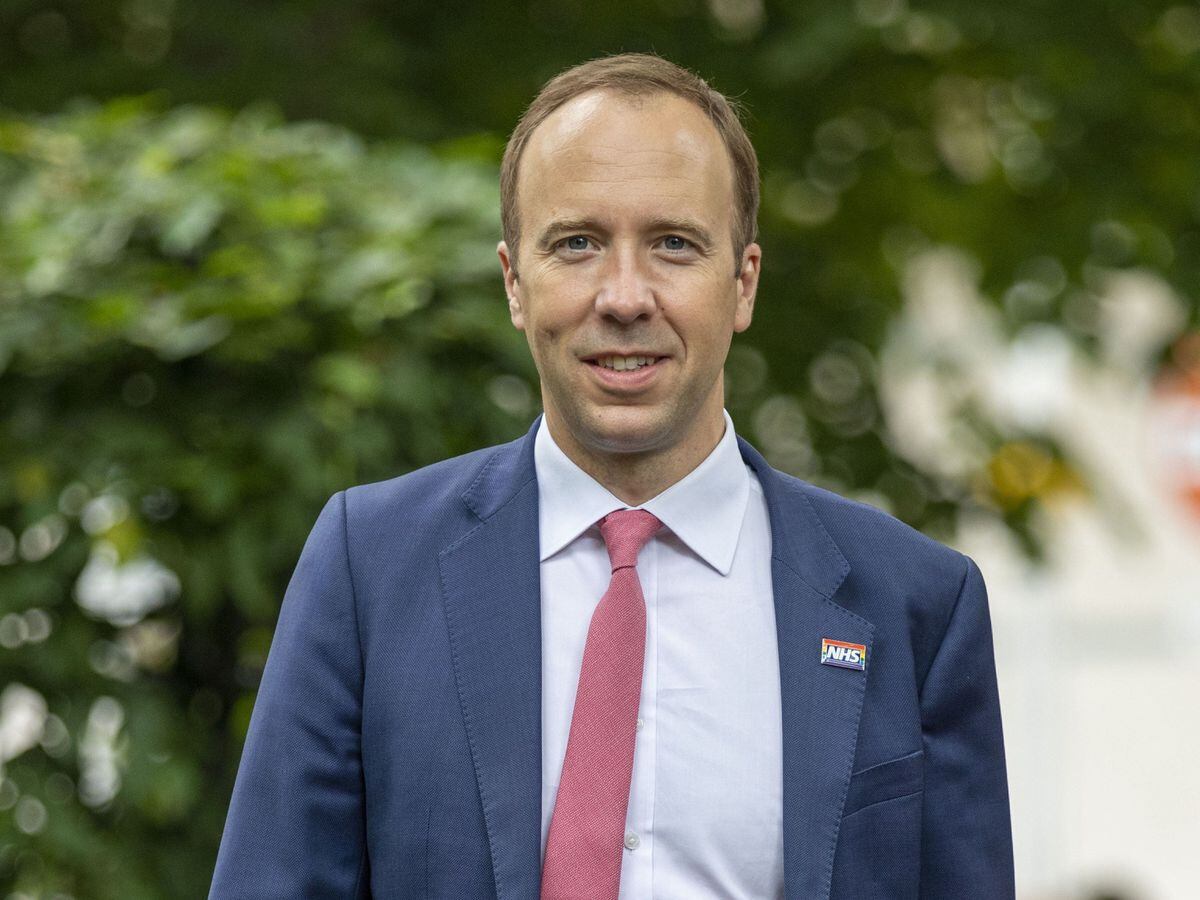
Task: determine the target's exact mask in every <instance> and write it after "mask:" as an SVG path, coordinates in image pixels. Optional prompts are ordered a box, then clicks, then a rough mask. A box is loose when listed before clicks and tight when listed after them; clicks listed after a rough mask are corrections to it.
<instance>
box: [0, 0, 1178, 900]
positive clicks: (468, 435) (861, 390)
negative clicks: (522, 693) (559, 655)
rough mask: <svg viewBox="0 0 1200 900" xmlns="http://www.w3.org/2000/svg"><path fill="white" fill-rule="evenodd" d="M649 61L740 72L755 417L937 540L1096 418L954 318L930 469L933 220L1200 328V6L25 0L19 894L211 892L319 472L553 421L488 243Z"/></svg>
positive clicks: (11, 330)
mask: <svg viewBox="0 0 1200 900" xmlns="http://www.w3.org/2000/svg"><path fill="white" fill-rule="evenodd" d="M648 49H653V50H657V51H658V52H661V53H663V54H664V55H666V56H668V57H669V58H671V59H673V60H675V61H677V62H679V63H681V64H684V65H688V66H690V67H692V68H694V69H696V70H697V71H699V72H700V73H701V74H703V75H705V76H706V77H710V78H711V79H712V81H713V83H714V84H715V86H716V87H718V88H720V89H723V90H725V91H727V92H730V93H732V94H735V95H739V96H740V97H741V98H742V100H743V101H744V103H745V104H746V106H747V108H748V111H749V119H748V125H749V128H750V131H751V135H752V137H753V139H754V141H755V144H756V146H757V148H758V150H759V154H760V157H761V160H762V169H763V180H764V203H763V210H762V215H761V223H762V238H761V240H762V243H763V246H764V263H765V268H764V282H763V287H762V290H761V292H760V297H759V302H758V306H757V312H756V319H755V324H754V327H753V328H752V329H751V330H750V331H749V332H748V333H747V334H746V335H745V336H743V337H742V338H740V339H739V340H738V342H736V343H735V346H734V350H733V353H732V355H731V358H730V362H729V366H728V382H729V396H728V406H729V409H730V411H731V413H732V415H733V417H734V419H735V421H737V422H738V424H739V428H740V430H741V431H743V432H744V433H745V434H747V436H748V437H750V438H751V439H752V440H753V441H755V442H756V443H757V444H758V445H759V446H760V447H761V448H762V449H763V450H764V451H765V452H766V453H767V455H768V456H769V457H770V458H771V459H772V461H773V462H775V464H777V465H779V466H780V467H782V468H785V469H788V470H790V471H793V472H795V473H796V474H799V475H802V476H803V477H806V478H809V479H811V480H813V481H816V482H818V483H821V484H824V485H827V486H829V487H832V488H834V489H838V490H843V491H847V492H854V493H857V494H860V495H862V496H866V497H869V498H871V499H872V500H873V501H875V502H879V503H881V504H883V505H885V506H887V507H888V508H889V509H891V510H892V511H893V512H895V513H896V514H897V515H898V516H900V517H901V518H903V519H905V520H906V521H908V522H910V523H912V524H914V525H916V526H918V527H921V528H924V529H926V530H928V531H930V532H931V533H934V534H936V535H939V536H945V535H947V534H949V533H951V531H952V528H953V524H954V521H955V517H956V516H957V515H959V514H960V513H961V512H962V511H963V510H968V511H972V512H975V513H978V512H982V513H984V514H987V515H992V516H995V517H996V518H997V519H999V520H1002V521H1003V522H1005V523H1006V524H1007V525H1008V526H1009V527H1010V528H1011V529H1012V530H1013V533H1014V534H1016V535H1017V536H1019V537H1020V538H1021V539H1022V540H1024V541H1025V542H1026V545H1027V547H1028V548H1029V549H1030V551H1031V552H1036V550H1037V535H1036V532H1035V531H1034V530H1033V529H1031V527H1030V522H1031V517H1033V516H1034V515H1035V514H1036V511H1037V509H1038V506H1039V504H1040V503H1041V502H1043V501H1044V500H1045V499H1046V498H1047V497H1049V496H1052V495H1053V494H1055V493H1056V492H1059V491H1062V490H1072V491H1074V490H1079V489H1080V488H1081V487H1082V486H1083V485H1084V484H1085V483H1086V479H1085V477H1084V475H1083V474H1081V473H1080V472H1079V471H1078V467H1077V466H1075V465H1074V461H1073V458H1072V455H1071V452H1070V447H1069V446H1063V443H1062V441H1061V440H1060V435H1058V434H1056V433H1055V432H1054V430H1053V429H1052V428H1049V427H1039V426H1038V425H1037V424H1036V423H1034V424H1030V423H1029V422H1024V423H1022V422H1019V421H1018V422H1014V421H1012V420H1005V419H1004V418H1003V417H998V416H997V414H996V412H995V410H994V409H992V408H990V407H989V406H988V404H987V402H986V399H985V398H984V397H982V396H981V393H980V391H979V390H978V389H977V385H974V384H973V383H971V381H970V376H969V374H968V373H967V369H968V365H967V363H968V362H969V360H964V359H963V358H962V355H963V354H964V353H965V354H966V355H968V356H969V355H970V354H971V353H973V352H975V351H974V348H972V347H969V346H968V347H958V348H955V347H946V346H938V345H937V343H936V338H930V340H931V341H932V343H931V344H929V345H920V343H919V341H918V343H917V344H916V345H910V346H909V347H908V349H907V350H906V351H904V352H907V353H909V354H914V353H916V354H917V355H918V356H919V355H920V354H922V353H923V354H925V355H926V356H927V359H924V360H923V361H921V362H923V363H924V364H925V365H927V366H928V369H929V372H930V373H931V375H930V377H932V378H936V379H937V380H938V383H939V384H941V385H942V389H943V391H944V392H945V393H948V394H950V395H951V396H952V398H953V399H952V402H950V404H949V405H950V407H951V415H952V418H953V420H954V426H955V428H957V429H959V430H958V431H955V432H954V434H955V435H957V436H961V438H962V441H961V443H962V444H963V445H969V446H970V447H971V448H973V450H972V452H973V455H971V456H970V458H969V464H968V465H966V466H965V467H964V468H961V469H958V470H954V471H947V470H945V469H943V468H940V467H938V466H937V465H935V464H934V462H936V461H930V460H928V459H922V458H921V457H920V456H918V455H914V454H913V453H912V452H909V451H908V450H907V449H906V448H905V446H904V445H903V442H902V441H899V440H898V439H897V434H898V433H899V431H900V430H901V428H900V426H901V425H903V421H902V420H903V419H904V418H905V417H906V416H907V414H908V411H907V410H906V409H905V407H904V406H903V405H901V406H899V407H896V406H895V405H894V404H893V406H892V407H891V408H888V407H887V405H886V403H885V398H883V397H882V396H881V389H880V381H881V379H880V368H881V365H882V362H881V360H883V359H885V358H887V357H888V354H889V353H892V354H893V355H894V354H895V352H896V351H895V347H896V346H897V345H898V341H899V338H898V335H900V336H903V334H904V333H905V329H906V328H907V329H908V330H909V331H911V330H912V329H913V328H914V327H916V328H917V330H918V331H919V330H920V322H919V320H918V322H917V325H916V326H914V325H913V321H912V320H909V319H906V318H905V317H906V315H907V313H906V308H907V307H906V298H907V299H908V300H909V301H911V299H912V298H911V293H912V288H911V284H910V279H911V277H912V265H913V261H914V260H917V259H920V258H922V255H923V254H927V253H929V252H930V251H935V250H937V249H938V248H953V252H954V253H955V254H958V258H961V259H962V260H964V261H965V264H964V269H965V270H966V271H967V272H968V273H969V280H970V281H971V284H972V288H973V290H975V291H977V292H978V294H979V297H980V298H981V301H982V302H983V303H984V304H985V305H986V306H987V309H988V321H989V322H990V323H991V324H992V327H994V328H995V329H996V331H997V334H998V336H999V339H1001V340H1009V339H1011V340H1014V341H1019V340H1021V339H1022V338H1023V337H1025V336H1028V335H1030V334H1033V335H1035V336H1036V335H1038V334H1042V333H1044V332H1045V331H1046V330H1047V329H1049V330H1053V331H1054V332H1055V333H1056V334H1061V335H1062V336H1064V338H1065V339H1066V340H1068V341H1069V342H1071V343H1072V344H1073V345H1074V346H1076V347H1077V348H1080V349H1081V350H1082V351H1083V352H1086V353H1093V354H1096V356H1097V358H1101V357H1103V354H1104V348H1103V346H1102V344H1103V335H1102V334H1101V325H1100V318H1101V316H1100V313H1099V310H1100V307H1101V306H1102V300H1103V294H1104V291H1105V284H1106V281H1105V279H1106V277H1107V276H1108V275H1109V274H1110V273H1112V272H1113V271H1116V270H1121V269H1133V270H1136V271H1138V272H1142V273H1149V274H1151V275H1153V277H1155V278H1156V279H1159V280H1160V281H1161V282H1162V283H1163V284H1165V285H1167V286H1169V287H1170V288H1171V289H1172V290H1174V291H1175V292H1176V293H1177V294H1178V296H1180V297H1182V298H1185V301H1184V302H1185V305H1186V315H1187V316H1188V317H1190V320H1191V321H1192V323H1193V324H1194V322H1195V319H1196V317H1197V309H1196V304H1195V302H1194V298H1195V297H1196V296H1197V293H1198V292H1200V167H1198V166H1197V165H1196V160H1197V159H1198V158H1200V154H1198V153H1197V151H1198V150H1200V103H1198V102H1197V101H1198V100H1200V96H1198V93H1200V11H1197V8H1196V7H1195V6H1193V5H1186V6H1185V5H1177V4H1172V3H1170V2H1166V3H1148V2H1121V3H1117V2H1101V0H1088V2H1085V3H1083V4H1082V5H1081V4H1072V5H1070V6H1062V7H1054V6H1048V5H1046V4H1042V3H1032V2H1028V0H1025V2H1019V3H1014V4H1007V5H999V6H998V5H994V4H993V5H990V6H981V5H979V4H972V3H966V2H961V0H959V2H949V0H943V2H937V3H929V4H924V5H922V6H920V7H919V8H910V6H909V4H908V3H906V2H905V0H854V2H840V0H839V2H795V3H780V2H762V0H708V2H707V3H701V2H695V0H678V2H674V3H666V2H660V3H648V4H636V5H635V4H630V5H627V6H616V7H613V6H604V5H595V4H584V3H580V2H575V0H563V2H559V3H554V4H550V3H544V2H541V0H534V2H532V3H530V4H527V5H524V6H520V7H514V6H512V5H510V4H491V3H489V4H476V5H474V6H471V7H466V8H464V7H462V6H461V5H460V6H450V5H447V4H434V3H430V2H426V0H417V2H412V3H404V4H391V3H387V4H385V3H376V2H367V0H354V2H346V3H339V4H327V3H319V2H316V0H298V2H291V3H274V4H264V5H255V6H254V7H253V8H252V9H251V8H250V7H247V6H246V5H245V4H238V3H233V2H231V0H210V2H206V3H203V4H202V3H199V2H196V0H127V2H123V3H115V4H111V3H101V2H95V0H73V2H70V3H64V2H49V0H13V2H9V3H6V4H4V5H3V7H2V8H0V108H4V109H7V110H8V111H7V112H5V113H3V114H0V673H2V677H0V684H2V685H4V687H3V688H0V690H2V691H3V693H2V694H0V766H2V774H3V777H2V778H0V889H2V890H7V891H12V892H14V894H15V895H16V896H20V897H47V898H50V897H68V896H69V897H79V898H141V897H147V898H149V897H174V896H179V897H192V896H201V895H203V893H204V892H205V890H206V887H207V884H208V879H209V876H210V874H211V868H212V863H213V859H214V857H215V852H216V845H217V841H218V839H219V836H220V829H221V824H222V822H223V819H224V814H225V805H226V802H227V799H228V796H229V792H230V789H231V786H232V779H233V775H234V772H235V769H236V764H237V760H238V755H239V752H240V746H241V741H242V738H243V735H244V729H245V725H246V722H247V721H248V716H249V711H250V708H251V706H252V704H253V696H254V690H255V686H256V684H257V679H258V676H259V674H260V672H261V667H262V664H263V661H264V659H265V656H266V653H267V649H268V647H269V645H270V636H271V630H272V627H273V624H274V621H275V615H276V613H277V610H278V603H279V600H280V598H281V597H282V595H283V588H284V585H285V584H286V582H287V578H288V576H289V575H290V572H291V569H292V567H293V566H294V564H295V561H296V557H297V555H298V553H299V549H300V546H301V545H302V543H303V540H304V537H305V535H306V534H307V532H308V530H309V528H310V527H311V525H312V522H313V520H314V518H315V516H316V513H317V512H318V510H319V509H320V507H321V505H322V504H323V502H324V500H325V499H326V498H327V497H328V496H329V495H330V494H331V493H332V492H334V491H336V490H339V489H341V488H343V487H345V486H347V485H349V484H354V483H360V482H364V481H371V480H375V479H380V478H386V477H389V476H391V475H395V474H399V473H401V472H404V471H406V470H409V469H411V468H414V467H417V466H420V465H423V464H426V463H428V462H432V461H434V460H437V459H441V458H444V457H446V456H450V455H453V454H455V453H459V452H463V451H466V450H469V449H473V448H475V447H478V446H482V445H485V444H489V443H494V442H497V441H500V440H505V439H508V438H511V437H514V436H516V435H517V434H519V433H521V432H522V431H523V430H524V429H525V428H526V427H527V426H528V424H529V422H530V420H531V418H532V416H533V415H535V414H536V412H537V409H538V400H537V396H536V391H535V387H534V386H535V383H536V380H535V374H534V372H533V369H532V366H531V364H530V362H529V360H528V354H527V351H526V350H525V347H524V343H523V340H522V339H521V336H520V335H519V334H518V333H517V332H515V331H514V330H513V329H512V328H511V326H510V325H509V323H508V318H507V311H506V308H505V304H504V299H503V293H502V289H501V285H500V279H499V272H498V264H497V263H496V260H495V252H494V247H495V241H496V240H497V238H498V230H499V229H498V212H497V202H498V199H497V188H496V165H497V162H498V159H499V153H500V150H501V148H502V144H503V138H504V135H505V134H506V133H507V131H508V130H509V129H510V128H511V127H512V125H513V124H514V123H515V121H516V118H517V116H518V115H519V114H520V111H521V109H522V108H523V106H524V104H526V103H527V102H528V101H529V99H530V98H531V97H532V95H533V93H534V92H535V91H536V90H537V87H538V86H539V85H540V84H541V83H542V81H544V80H545V78H547V77H549V76H550V75H552V74H554V73H555V72H556V71H558V70H560V69H561V68H564V67H565V66H567V65H570V64H573V63H575V62H578V61H580V60H583V59H586V58H589V57H592V56H595V55H598V54H601V53H607V52H615V51H619V50H648ZM129 95H134V98H132V99H131V97H130V96H129ZM88 98H90V99H88ZM264 101H265V102H264ZM225 110H237V112H234V113H231V112H227V111H225ZM330 123H332V124H330ZM906 292H907V293H906ZM1183 324H1186V323H1181V327H1182V325H1183ZM917 337H918V338H920V337H921V335H918V336H917ZM926 337H928V336H926ZM913 346H916V348H917V349H916V350H913ZM956 354H957V355H956Z"/></svg>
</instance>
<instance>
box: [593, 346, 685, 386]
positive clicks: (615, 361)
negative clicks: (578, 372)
mask: <svg viewBox="0 0 1200 900" xmlns="http://www.w3.org/2000/svg"><path fill="white" fill-rule="evenodd" d="M664 359H666V357H665V356H653V355H648V354H630V355H616V354H603V355H600V356H592V357H587V358H585V359H584V360H583V361H584V362H585V363H587V365H588V368H589V370H590V371H591V372H593V373H594V374H595V376H596V378H597V380H599V381H600V383H601V384H603V385H605V386H606V387H610V388H625V389H640V388H642V387H645V386H646V385H647V384H649V383H650V382H651V381H652V380H654V378H655V376H656V375H657V374H658V369H659V366H658V364H659V363H661V362H662V361H663V360H664Z"/></svg>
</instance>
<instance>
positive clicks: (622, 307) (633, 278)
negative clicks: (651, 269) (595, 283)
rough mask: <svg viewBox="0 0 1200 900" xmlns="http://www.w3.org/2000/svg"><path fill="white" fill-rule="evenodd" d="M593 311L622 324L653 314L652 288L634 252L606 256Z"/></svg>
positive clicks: (654, 302) (654, 303)
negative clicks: (605, 265) (606, 261)
mask: <svg viewBox="0 0 1200 900" xmlns="http://www.w3.org/2000/svg"><path fill="white" fill-rule="evenodd" d="M608 262H609V265H608V266H607V268H606V270H605V272H604V275H603V281H602V283H601V285H600V289H599V291H598V292H597V294H596V311H597V312H598V313H600V315H602V316H608V317H611V318H613V319H616V320H617V321H618V322H621V323H622V324H627V323H630V322H634V321H636V320H637V319H639V318H641V317H642V316H650V315H651V314H653V312H654V309H655V307H656V305H657V303H656V301H655V298H654V290H653V288H652V287H651V285H650V281H649V279H648V278H647V276H646V273H645V272H644V271H643V268H642V264H641V262H640V261H639V260H638V258H637V254H636V253H635V252H617V253H613V254H612V255H611V256H610V257H609V260H608Z"/></svg>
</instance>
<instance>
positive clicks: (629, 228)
mask: <svg viewBox="0 0 1200 900" xmlns="http://www.w3.org/2000/svg"><path fill="white" fill-rule="evenodd" d="M733 185H734V181H733V172H732V167H731V164H730V161H729V156H728V153H727V152H726V150H725V146H724V144H723V143H722V141H721V137H720V135H719V134H718V133H717V130H716V128H715V127H714V126H713V124H712V123H711V122H710V121H709V119H708V117H707V116H706V115H705V114H704V113H703V112H702V111H701V110H700V109H699V108H697V107H696V106H694V105H693V104H691V103H689V102H688V101H686V100H683V99H682V98H679V97H676V96H674V95H673V94H666V93H660V94H653V95H650V96H647V97H641V98H628V97H624V96H622V95H618V94H613V93H608V92H603V91H593V92H589V93H587V94H583V95H581V96H579V97H576V98H575V99H574V100H572V101H570V102H569V103H567V104H564V105H563V106H562V107H560V108H559V109H557V110H555V111H554V112H553V113H552V114H551V115H550V116H549V117H547V119H546V120H545V121H544V122H542V124H541V125H539V126H538V127H537V129H536V130H535V131H534V132H533V134H532V135H531V136H530V139H529V142H528V144H526V147H525V151H524V154H523V156H522V159H521V167H520V173H519V179H518V186H517V208H518V212H519V217H520V223H521V233H520V241H519V245H518V249H519V254H520V257H519V259H512V258H511V257H510V254H509V250H508V248H507V247H506V245H505V244H504V243H501V244H500V247H499V253H500V260H501V265H502V267H503V269H504V278H505V288H506V290H507V292H508V296H509V310H510V312H511V315H512V321H513V324H514V325H515V326H516V327H517V328H519V329H520V330H522V331H524V332H525V335H526V338H527V339H528V341H529V347H530V350H531V352H532V354H533V359H534V363H535V364H536V365H537V369H538V373H539V375H540V376H541V383H542V400H543V405H544V407H545V410H546V418H547V423H548V425H549V426H550V429H551V433H552V434H553V435H554V438H555V440H556V441H558V442H559V444H560V445H561V446H563V448H564V449H565V450H567V451H568V453H569V454H570V453H571V450H572V449H574V450H576V451H578V452H582V453H583V454H585V455H592V456H608V455H611V454H614V453H644V452H658V451H664V450H666V451H669V450H672V449H677V448H679V449H682V448H684V447H685V446H686V445H688V444H697V445H700V444H707V445H708V446H707V447H706V448H701V449H705V450H706V449H711V446H712V444H713V443H715V441H716V439H717V438H718V437H719V436H720V434H721V429H722V425H721V422H722V417H721V410H722V407H723V403H724V396H723V394H724V388H723V381H722V368H723V366H724V363H725V357H726V355H727V353H728V351H729V343H730V340H731V338H732V336H733V333H734V332H735V331H743V330H745V329H746V328H747V327H748V326H749V325H750V316H751V312H752V310H753V304H754V293H755V289H756V287H757V283H758V272H759V262H760V256H761V252H760V250H759V247H758V245H757V244H751V245H750V246H749V247H747V248H746V250H745V251H744V252H743V253H742V255H741V258H740V259H737V260H735V258H734V253H733V239H732V236H731V235H732V225H733V216H734V186H733ZM735 271H736V273H737V274H736V275H735ZM571 455H576V454H571Z"/></svg>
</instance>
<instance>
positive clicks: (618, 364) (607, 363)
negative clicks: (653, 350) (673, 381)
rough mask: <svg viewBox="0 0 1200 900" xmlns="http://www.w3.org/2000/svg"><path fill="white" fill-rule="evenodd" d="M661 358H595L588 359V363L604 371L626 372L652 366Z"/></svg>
mask: <svg viewBox="0 0 1200 900" xmlns="http://www.w3.org/2000/svg"><path fill="white" fill-rule="evenodd" d="M661 358H662V357H660V356H597V357H593V358H592V359H589V360H588V362H590V363H592V364H593V365H597V366H603V367H604V368H606V369H615V370H616V371H618V372H627V371H629V370H630V369H639V368H641V367H642V366H652V365H654V364H655V363H656V362H658V361H659V360H660V359H661Z"/></svg>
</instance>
